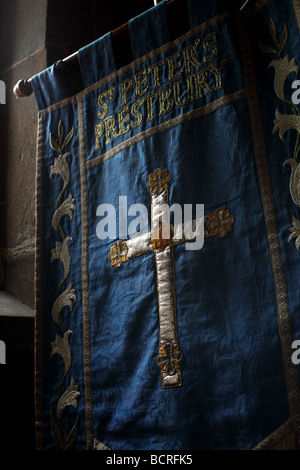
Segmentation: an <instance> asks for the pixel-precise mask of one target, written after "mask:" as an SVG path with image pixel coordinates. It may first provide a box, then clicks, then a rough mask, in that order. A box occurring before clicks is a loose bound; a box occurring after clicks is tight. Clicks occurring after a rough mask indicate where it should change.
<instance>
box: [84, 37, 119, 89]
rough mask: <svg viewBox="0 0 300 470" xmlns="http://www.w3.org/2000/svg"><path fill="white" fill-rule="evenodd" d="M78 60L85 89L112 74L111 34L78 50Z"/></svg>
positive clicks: (113, 67)
mask: <svg viewBox="0 0 300 470" xmlns="http://www.w3.org/2000/svg"><path fill="white" fill-rule="evenodd" d="M78 58H79V64H80V68H81V76H82V81H83V84H84V87H85V88H87V87H89V86H90V85H92V84H93V83H95V82H98V81H99V80H101V78H103V77H106V76H107V75H109V74H110V73H112V72H114V71H115V69H116V65H115V58H114V53H113V50H112V43H111V32H109V33H107V34H105V35H104V36H102V37H101V38H99V39H97V40H96V41H94V42H92V43H91V44H89V45H87V46H85V47H82V48H81V49H79V51H78Z"/></svg>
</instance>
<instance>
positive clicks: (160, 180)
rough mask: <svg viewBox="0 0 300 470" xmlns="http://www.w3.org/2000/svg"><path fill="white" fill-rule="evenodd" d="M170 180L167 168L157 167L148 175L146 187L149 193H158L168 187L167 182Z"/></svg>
mask: <svg viewBox="0 0 300 470" xmlns="http://www.w3.org/2000/svg"><path fill="white" fill-rule="evenodd" d="M170 181H171V176H170V174H169V172H168V170H167V169H165V170H161V169H160V168H157V169H156V170H155V171H154V173H152V174H150V175H149V176H148V181H147V188H148V189H149V190H150V194H151V196H152V195H156V196H157V195H158V194H160V193H161V192H162V191H164V190H165V189H168V183H169V182H170Z"/></svg>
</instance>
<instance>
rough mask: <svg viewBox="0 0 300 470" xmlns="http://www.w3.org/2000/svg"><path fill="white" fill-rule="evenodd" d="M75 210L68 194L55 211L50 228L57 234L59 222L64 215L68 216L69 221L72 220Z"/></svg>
mask: <svg viewBox="0 0 300 470" xmlns="http://www.w3.org/2000/svg"><path fill="white" fill-rule="evenodd" d="M74 210H76V206H75V200H74V198H73V197H72V194H71V193H70V194H69V196H68V197H67V199H65V201H63V203H62V204H61V205H60V206H59V207H58V208H57V209H56V211H55V212H54V215H53V218H52V227H53V228H54V230H56V231H57V232H58V231H59V222H60V219H61V218H62V217H63V216H64V215H68V216H69V217H70V220H72V219H73V212H72V211H74Z"/></svg>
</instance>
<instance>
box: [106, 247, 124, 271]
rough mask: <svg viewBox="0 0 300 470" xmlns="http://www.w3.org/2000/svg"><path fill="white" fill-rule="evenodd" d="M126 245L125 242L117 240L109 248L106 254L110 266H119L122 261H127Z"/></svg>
mask: <svg viewBox="0 0 300 470" xmlns="http://www.w3.org/2000/svg"><path fill="white" fill-rule="evenodd" d="M127 252H128V249H127V246H126V242H120V241H119V240H118V241H117V242H116V244H115V245H113V246H112V247H111V248H110V254H109V255H108V259H109V261H110V262H111V266H112V267H113V266H116V267H117V268H120V267H121V266H122V263H124V262H125V261H127Z"/></svg>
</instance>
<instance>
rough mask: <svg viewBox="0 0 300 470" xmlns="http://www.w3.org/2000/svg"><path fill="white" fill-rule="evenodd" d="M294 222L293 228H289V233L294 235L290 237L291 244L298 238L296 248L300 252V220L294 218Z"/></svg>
mask: <svg viewBox="0 0 300 470" xmlns="http://www.w3.org/2000/svg"><path fill="white" fill-rule="evenodd" d="M292 221H293V227H291V228H289V231H290V232H292V234H291V235H290V237H289V242H290V241H291V240H293V238H296V240H295V246H296V248H297V250H299V248H300V220H298V219H296V217H295V216H293V217H292Z"/></svg>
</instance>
